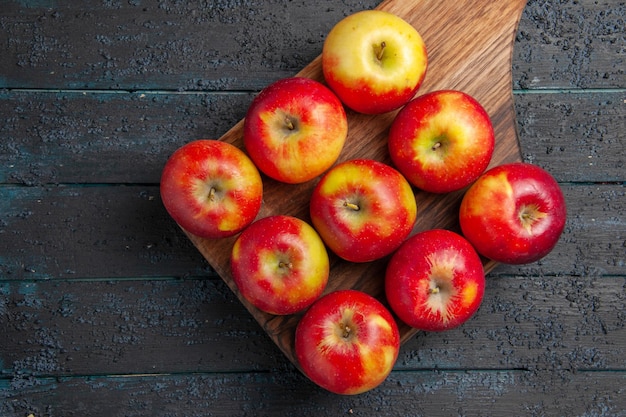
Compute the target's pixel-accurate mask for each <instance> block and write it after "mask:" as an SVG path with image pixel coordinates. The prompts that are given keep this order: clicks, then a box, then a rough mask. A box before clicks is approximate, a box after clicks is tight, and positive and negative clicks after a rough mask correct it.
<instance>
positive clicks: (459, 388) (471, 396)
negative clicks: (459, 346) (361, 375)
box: [0, 371, 626, 417]
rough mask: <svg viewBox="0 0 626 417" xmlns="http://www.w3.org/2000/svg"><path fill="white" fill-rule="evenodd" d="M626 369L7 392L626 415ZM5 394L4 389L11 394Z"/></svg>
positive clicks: (172, 380)
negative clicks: (358, 383)
mask: <svg viewBox="0 0 626 417" xmlns="http://www.w3.org/2000/svg"><path fill="white" fill-rule="evenodd" d="M624 383H626V373H625V372H610V371H604V372H578V373H569V372H543V371H534V372H525V371H498V372H489V371H468V372H464V371H459V372H453V371H443V372H441V371H426V372H392V373H391V375H390V376H389V378H388V379H387V380H386V381H385V382H383V383H382V384H381V386H380V387H379V388H376V389H375V390H372V391H369V392H367V393H365V394H362V395H358V396H337V395H334V394H330V393H328V392H325V391H323V390H322V389H321V388H318V387H316V386H314V385H313V384H312V383H310V382H308V381H306V380H305V379H304V377H302V376H301V375H300V374H298V373H294V372H281V373H270V374H266V373H260V374H254V373H252V374H236V373H235V374H209V375H206V374H199V375H148V376H113V377H98V376H95V377H89V378H82V377H78V378H60V379H47V380H42V379H37V380H34V381H27V382H26V384H25V385H24V387H22V388H21V389H20V390H18V391H8V392H6V391H5V392H4V393H3V392H2V391H0V399H3V401H0V412H1V413H2V415H3V416H5V417H24V416H26V415H29V414H30V413H32V414H34V415H35V416H37V417H38V416H43V415H54V416H57V415H58V416H68V417H70V416H84V415H92V414H93V412H94V410H98V413H99V414H101V415H106V416H109V417H122V416H123V417H135V416H136V417H140V416H141V417H144V416H146V415H150V416H155V417H161V416H168V417H176V416H185V417H189V416H207V415H211V416H233V415H238V416H259V417H261V416H302V417H307V416H315V417H317V416H341V415H354V416H371V415H376V416H379V417H391V416H416V417H417V416H429V415H463V416H465V415H467V416H483V415H489V416H509V415H511V416H553V415H554V416H556V415H558V416H583V415H584V416H609V415H610V416H624V410H626V396H625V395H624V388H623V386H624ZM3 397H4V398H3Z"/></svg>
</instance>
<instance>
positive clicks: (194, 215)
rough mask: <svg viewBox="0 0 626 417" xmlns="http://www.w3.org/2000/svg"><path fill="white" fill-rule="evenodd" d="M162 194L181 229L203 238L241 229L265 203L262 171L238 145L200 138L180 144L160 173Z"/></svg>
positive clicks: (237, 231) (169, 211)
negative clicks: (263, 200) (263, 201)
mask: <svg viewBox="0 0 626 417" xmlns="http://www.w3.org/2000/svg"><path fill="white" fill-rule="evenodd" d="M160 191H161V198H162V200H163V204H164V206H165V208H166V210H167V211H168V213H169V214H170V216H172V218H173V219H174V220H175V221H176V222H177V223H178V224H179V225H180V227H182V228H183V229H185V230H187V231H188V232H191V233H193V234H195V235H197V236H200V237H205V238H223V237H228V236H233V235H235V234H237V233H239V232H240V231H241V230H242V229H243V228H245V227H246V226H248V225H249V224H250V223H252V222H253V221H254V219H255V218H256V216H257V214H258V213H259V210H260V208H261V202H262V199H263V183H262V180H261V175H260V174H259V171H258V170H257V168H256V167H255V166H254V164H253V163H252V161H251V160H250V158H248V156H247V155H246V154H245V153H244V152H243V151H242V150H241V149H239V148H237V147H236V146H233V145H231V144H229V143H227V142H222V141H219V140H211V139H199V140H195V141H193V142H189V143H187V144H185V145H183V146H181V147H180V148H178V149H177V150H176V151H175V152H174V153H173V154H172V155H171V156H170V158H169V159H168V160H167V162H166V163H165V167H164V168H163V172H162V174H161V185H160Z"/></svg>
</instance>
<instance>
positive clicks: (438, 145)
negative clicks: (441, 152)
mask: <svg viewBox="0 0 626 417" xmlns="http://www.w3.org/2000/svg"><path fill="white" fill-rule="evenodd" d="M439 148H441V142H437V143H435V144H434V145H433V148H432V149H433V151H434V150H436V149H439Z"/></svg>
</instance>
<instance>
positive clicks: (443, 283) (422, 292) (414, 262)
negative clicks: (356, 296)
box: [385, 229, 485, 331]
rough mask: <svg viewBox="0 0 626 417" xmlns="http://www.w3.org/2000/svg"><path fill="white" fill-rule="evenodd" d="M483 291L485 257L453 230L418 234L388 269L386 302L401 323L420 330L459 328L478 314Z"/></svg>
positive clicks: (406, 244)
mask: <svg viewBox="0 0 626 417" xmlns="http://www.w3.org/2000/svg"><path fill="white" fill-rule="evenodd" d="M484 292H485V273H484V269H483V265H482V262H481V260H480V257H479V256H478V254H477V253H476V251H475V250H474V248H473V247H472V245H471V244H470V243H469V242H468V241H467V240H466V239H464V238H463V237H462V236H461V235H459V234H457V233H454V232H451V231H449V230H444V229H431V230H426V231H423V232H420V233H417V234H415V235H413V236H412V237H410V238H409V239H407V240H406V241H405V242H404V243H403V244H402V246H401V247H400V248H399V249H398V250H397V251H396V252H395V253H394V254H393V256H392V257H391V260H390V261H389V263H388V264H387V271H386V273H385V294H386V296H387V301H388V302H389V305H390V306H391V309H392V310H393V311H394V312H395V313H396V314H397V315H398V317H399V318H400V320H402V321H403V322H405V323H406V324H408V325H409V326H411V327H414V328H416V329H420V330H426V331H444V330H449V329H452V328H454V327H458V326H460V325H461V324H463V323H465V322H466V321H467V320H469V318H470V317H472V316H473V315H474V313H475V312H476V311H477V310H478V308H479V307H480V304H481V302H482V299H483V294H484Z"/></svg>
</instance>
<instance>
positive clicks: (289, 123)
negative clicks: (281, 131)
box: [285, 117, 296, 130]
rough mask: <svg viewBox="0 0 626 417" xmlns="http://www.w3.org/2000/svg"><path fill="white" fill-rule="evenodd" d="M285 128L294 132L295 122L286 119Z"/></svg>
mask: <svg viewBox="0 0 626 417" xmlns="http://www.w3.org/2000/svg"><path fill="white" fill-rule="evenodd" d="M285 126H286V127H287V129H289V130H294V129H295V128H296V127H295V126H294V124H293V121H292V120H291V119H290V118H289V117H285Z"/></svg>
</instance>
